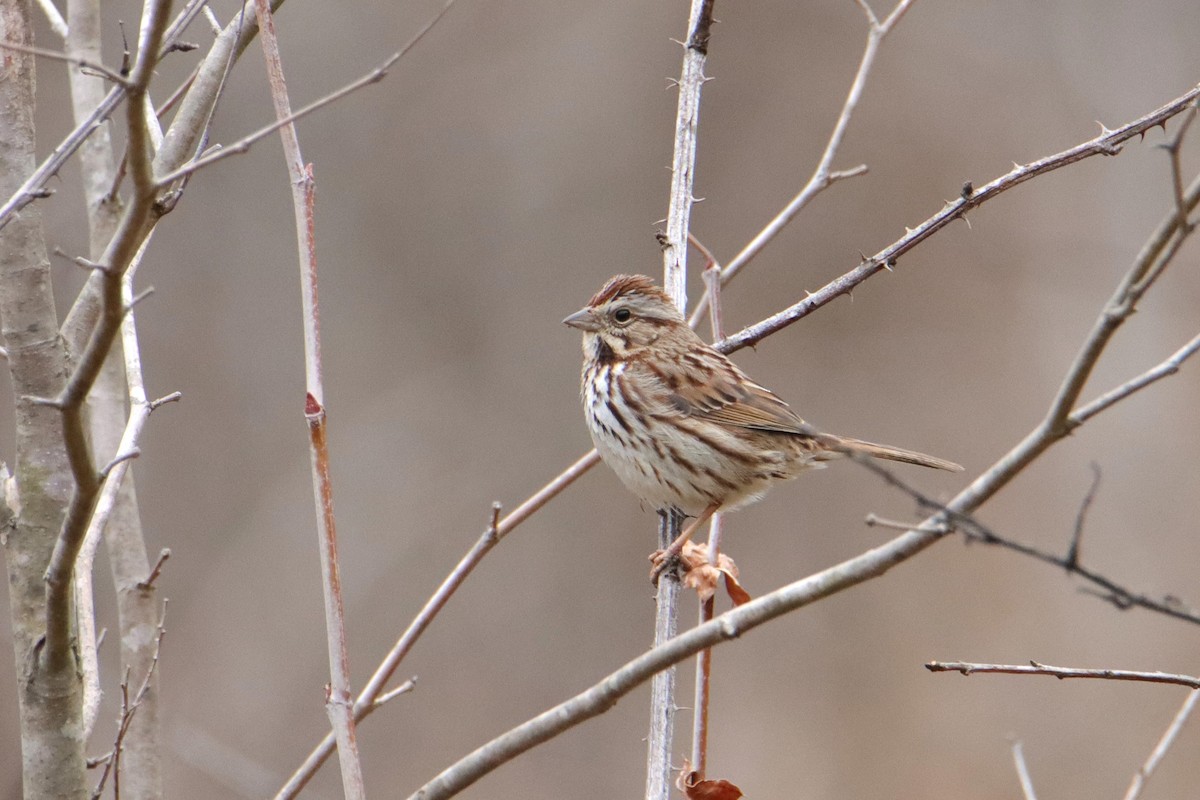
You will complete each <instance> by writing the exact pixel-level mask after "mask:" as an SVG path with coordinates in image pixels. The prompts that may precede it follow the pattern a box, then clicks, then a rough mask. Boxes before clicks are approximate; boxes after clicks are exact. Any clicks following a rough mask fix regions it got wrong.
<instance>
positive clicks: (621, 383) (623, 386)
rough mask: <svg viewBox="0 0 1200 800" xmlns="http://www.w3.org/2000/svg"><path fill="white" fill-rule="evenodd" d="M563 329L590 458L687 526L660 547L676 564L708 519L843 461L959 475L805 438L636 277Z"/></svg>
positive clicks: (929, 459)
mask: <svg viewBox="0 0 1200 800" xmlns="http://www.w3.org/2000/svg"><path fill="white" fill-rule="evenodd" d="M563 322H564V323H565V324H567V325H569V326H571V327H572V328H578V329H580V330H581V331H583V376H582V387H581V392H580V393H581V396H582V399H583V407H584V414H585V416H586V417H587V426H588V431H589V432H590V433H591V435H592V441H593V442H594V443H595V445H596V449H597V450H598V451H599V452H600V457H601V458H602V459H603V460H604V462H605V463H606V464H608V466H609V467H611V468H612V470H613V471H614V472H616V473H617V477H619V478H620V479H621V482H622V483H624V484H625V486H626V488H628V489H629V490H630V491H632V492H633V493H634V494H636V495H637V496H638V497H639V498H641V499H642V500H643V501H644V502H646V503H648V504H650V505H651V506H653V507H654V508H655V509H657V510H659V511H667V510H669V509H675V510H677V511H679V512H682V513H683V514H686V515H688V516H692V517H696V520H695V521H694V522H693V523H692V524H691V525H689V526H688V528H687V529H686V530H685V531H684V533H683V535H681V536H680V537H679V539H678V540H677V541H676V543H675V544H674V545H672V547H671V548H670V549H671V551H674V554H675V555H678V551H679V549H680V548H682V546H683V543H684V541H686V539H687V537H688V536H690V535H691V534H692V532H694V531H695V530H696V528H698V527H699V525H700V524H702V523H703V522H704V520H706V519H707V518H708V517H709V516H711V515H712V513H713V512H714V511H717V510H721V511H728V510H731V509H734V508H737V507H739V506H743V505H746V504H747V503H751V502H753V501H755V500H757V499H759V498H760V497H762V495H763V494H764V493H765V492H766V491H767V489H769V488H770V487H771V486H772V485H774V484H775V483H778V482H780V481H784V480H788V479H790V478H794V477H796V476H797V475H799V474H800V473H801V472H803V471H804V470H806V469H811V468H814V467H822V466H824V462H826V461H829V460H832V459H835V458H838V457H840V456H844V455H847V454H850V453H862V454H864V455H867V456H872V457H874V458H884V459H889V460H892V461H903V462H905V463H907V464H918V465H920V466H923V467H933V468H935V469H945V470H952V471H959V470H961V469H962V467H960V466H959V465H958V464H955V463H953V462H951V461H946V460H944V459H941V458H934V457H933V456H927V455H924V454H923V453H916V452H913V451H911V450H902V449H900V448H898V447H890V446H888V445H882V444H874V443H872V442H864V441H862V440H860V439H850V438H847V437H843V436H834V435H833V434H828V433H820V432H818V431H816V430H814V429H813V428H812V427H811V426H809V425H808V424H807V423H806V422H804V420H802V419H801V418H800V417H798V416H797V415H796V414H795V413H794V412H793V411H792V410H791V409H790V408H789V407H788V405H787V403H785V402H783V401H782V400H780V399H779V398H778V397H776V396H775V395H774V394H773V393H772V392H771V391H769V390H768V389H765V388H763V387H762V386H759V385H758V384H757V383H755V382H754V381H752V380H750V378H749V377H748V376H747V375H746V373H744V372H742V371H741V370H740V369H738V368H737V366H735V365H734V364H733V362H732V361H730V360H729V359H728V358H726V357H725V356H724V355H723V354H722V353H720V352H718V351H717V350H714V349H713V348H712V347H710V346H709V345H708V344H707V343H706V342H705V341H704V340H703V339H701V338H700V337H699V336H698V335H697V334H696V333H695V331H693V330H692V329H691V328H690V327H688V324H687V322H685V321H684V318H683V315H682V314H680V312H679V310H678V309H677V308H676V307H675V304H674V303H672V302H671V299H670V298H669V297H667V295H666V293H665V292H663V290H662V289H660V288H659V287H658V286H656V285H655V284H654V282H653V281H652V280H650V279H649V278H647V277H645V276H644V275H617V276H615V277H613V278H611V279H609V281H608V283H606V284H605V285H604V287H603V288H602V289H601V290H600V291H599V292H597V293H596V295H595V296H594V297H592V299H591V300H590V301H589V302H588V304H587V305H586V306H585V307H584V308H583V309H581V310H579V311H577V312H575V313H574V314H572V315H571V316H569V317H567V318H566V319H564V320H563ZM676 545H677V546H676Z"/></svg>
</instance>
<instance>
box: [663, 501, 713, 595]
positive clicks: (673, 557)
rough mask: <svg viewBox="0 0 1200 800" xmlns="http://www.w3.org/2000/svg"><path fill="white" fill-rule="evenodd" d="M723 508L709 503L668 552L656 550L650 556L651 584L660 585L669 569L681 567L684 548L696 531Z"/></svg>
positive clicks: (672, 543)
mask: <svg viewBox="0 0 1200 800" xmlns="http://www.w3.org/2000/svg"><path fill="white" fill-rule="evenodd" d="M720 507H721V504H720V503H709V504H708V506H707V507H706V508H705V509H704V510H703V511H701V512H700V515H699V516H697V517H696V518H695V519H694V520H692V521H691V522H689V523H688V525H687V527H686V528H684V529H683V533H681V534H679V536H678V537H677V538H676V539H675V541H673V542H671V545H670V546H669V547H668V548H667V549H666V550H656V551H654V552H653V553H651V554H650V561H651V563H652V565H653V566H651V568H650V582H651V583H653V584H654V585H655V586H657V585H658V579H659V577H660V576H661V575H662V574H663V572H665V571H666V570H667V569H668V568H674V567H676V566H678V565H679V563H680V562H679V556H680V554H682V553H683V546H684V545H685V544H687V543H688V542H689V541H690V540H691V538H692V536H693V535H694V534H695V533H696V531H698V530H700V526H701V525H703V524H704V523H706V522H708V520H709V518H710V517H711V516H712V515H713V514H715V513H716V512H717V509H718V508H720Z"/></svg>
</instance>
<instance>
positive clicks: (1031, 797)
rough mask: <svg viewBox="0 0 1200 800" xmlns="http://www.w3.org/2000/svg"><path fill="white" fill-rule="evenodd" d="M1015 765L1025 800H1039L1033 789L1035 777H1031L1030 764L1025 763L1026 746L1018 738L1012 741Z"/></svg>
mask: <svg viewBox="0 0 1200 800" xmlns="http://www.w3.org/2000/svg"><path fill="white" fill-rule="evenodd" d="M1012 755H1013V766H1015V767H1016V769H1017V780H1019V781H1020V782H1021V794H1022V795H1023V796H1024V797H1025V800H1037V792H1035V791H1034V790H1033V778H1031V777H1029V765H1028V764H1026V763H1025V748H1024V747H1022V746H1021V742H1020V740H1019V739H1018V740H1017V741H1015V742H1013V743H1012Z"/></svg>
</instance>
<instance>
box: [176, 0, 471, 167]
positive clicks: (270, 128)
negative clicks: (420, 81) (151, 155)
mask: <svg viewBox="0 0 1200 800" xmlns="http://www.w3.org/2000/svg"><path fill="white" fill-rule="evenodd" d="M454 3H455V0H446V3H445V5H443V6H442V10H441V11H439V12H438V13H437V14H436V15H434V17H433V18H432V19H430V20H429V21H428V22H426V23H425V24H424V25H423V26H422V27H421V28H420V30H418V31H417V33H416V35H414V36H413V37H412V38H411V39H409V40H408V43H407V44H405V45H404V46H403V47H401V48H400V49H399V50H397V51H396V52H395V53H393V54H392V55H391V56H389V57H388V58H387V59H386V60H385V61H384V62H383V63H382V64H380V65H379V66H378V67H376V68H375V69H373V70H371V71H370V72H368V73H367V74H366V75H363V76H362V77H361V78H359V79H357V80H355V81H351V82H350V83H348V84H346V85H345V86H343V87H341V88H340V89H337V90H335V91H333V92H330V93H329V94H327V95H325V96H324V97H322V98H321V99H319V100H316V101H314V102H312V103H309V104H308V105H306V106H303V107H302V108H300V110H298V111H295V112H292V113H289V114H288V115H287V116H286V117H282V118H279V119H276V120H275V121H274V122H272V123H271V124H270V125H265V126H263V127H262V128H259V129H258V130H256V131H254V132H253V133H251V134H249V135H248V136H244V137H243V138H241V139H238V140H237V141H236V142H234V143H233V144H229V145H224V146H222V147H221V148H220V149H218V150H213V151H211V152H209V153H207V154H206V155H203V156H199V157H197V158H195V159H193V160H192V161H189V162H188V163H186V164H183V165H182V166H180V167H178V168H176V169H174V170H172V171H170V172H168V173H167V174H165V175H163V176H162V177H160V178H159V185H160V186H164V187H165V186H167V185H169V184H171V183H173V182H174V181H176V180H178V179H179V178H182V177H184V176H185V175H190V174H191V173H193V172H195V171H196V170H199V169H203V168H204V167H207V166H209V165H210V164H213V163H215V162H217V161H220V160H222V159H224V158H228V157H229V156H234V155H239V154H241V153H245V152H246V151H248V150H249V149H250V148H251V146H253V145H254V144H255V143H256V142H258V141H259V140H261V139H264V138H266V137H267V136H270V135H271V134H272V133H274V132H275V131H277V130H279V129H280V128H282V127H284V126H285V125H290V124H292V123H294V122H296V121H297V120H300V119H302V118H304V117H306V116H308V115H309V114H311V113H312V112H314V111H317V110H318V109H321V108H324V107H325V106H327V105H329V104H330V103H335V102H337V101H338V100H341V99H342V98H343V97H346V96H347V95H349V94H353V93H354V92H356V91H358V90H359V89H361V88H363V87H364V86H370V85H371V84H373V83H379V81H381V80H383V79H384V78H386V77H387V75H388V70H390V69H391V68H392V67H393V66H394V65H395V63H396V62H397V61H399V60H400V59H401V58H403V57H404V55H405V54H406V53H408V51H409V50H411V49H412V48H413V46H414V45H416V44H417V42H419V41H421V39H422V38H424V36H425V34H426V33H428V32H429V31H430V29H431V28H433V26H434V25H436V24H437V22H438V20H440V19H441V18H442V17H443V16H445V14H446V12H447V11H449V10H450V7H451V6H453V5H454Z"/></svg>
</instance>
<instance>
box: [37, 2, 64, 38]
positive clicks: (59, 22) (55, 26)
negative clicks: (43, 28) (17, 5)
mask: <svg viewBox="0 0 1200 800" xmlns="http://www.w3.org/2000/svg"><path fill="white" fill-rule="evenodd" d="M37 4H38V8H40V9H41V10H42V13H43V14H45V15H46V21H47V22H49V23H50V30H52V31H54V32H55V33H56V34H57V35H58V36H59V37H60V38H62V39H66V38H67V21H66V20H65V19H63V16H62V14H61V13H59V10H58V6H56V5H54V0H37Z"/></svg>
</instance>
